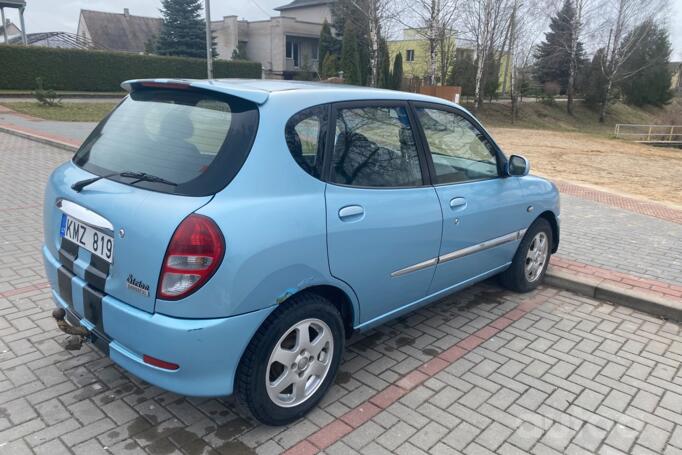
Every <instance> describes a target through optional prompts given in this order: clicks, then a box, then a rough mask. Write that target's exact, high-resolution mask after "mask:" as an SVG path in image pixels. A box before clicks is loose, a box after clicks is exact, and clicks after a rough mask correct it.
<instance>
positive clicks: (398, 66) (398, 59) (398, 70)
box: [391, 52, 403, 90]
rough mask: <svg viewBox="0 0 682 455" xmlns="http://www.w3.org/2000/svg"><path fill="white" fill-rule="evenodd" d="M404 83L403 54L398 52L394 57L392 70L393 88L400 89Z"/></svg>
mask: <svg viewBox="0 0 682 455" xmlns="http://www.w3.org/2000/svg"><path fill="white" fill-rule="evenodd" d="M402 85H403V55H402V54H401V53H400V52H398V53H397V54H395V58H394V59H393V71H392V72H391V88H392V89H393V90H400V89H401V88H402Z"/></svg>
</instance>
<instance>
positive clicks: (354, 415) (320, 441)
mask: <svg viewBox="0 0 682 455" xmlns="http://www.w3.org/2000/svg"><path fill="white" fill-rule="evenodd" d="M557 292H558V291H556V290H553V289H546V290H544V291H540V293H538V294H536V295H535V296H533V297H531V298H529V299H527V300H525V301H524V302H523V303H522V304H520V305H519V306H518V307H516V308H515V309H513V310H511V311H509V312H507V313H505V315H503V316H501V317H499V318H498V319H496V320H494V321H492V322H491V323H490V324H488V325H486V326H485V327H483V328H482V329H480V330H479V331H478V332H476V335H469V336H468V337H466V338H464V339H463V340H461V341H459V342H458V343H456V344H455V345H454V346H452V347H451V348H450V349H448V350H447V351H444V352H442V353H441V354H440V355H439V356H438V357H436V358H435V359H432V360H429V361H427V362H424V363H423V364H422V365H420V366H419V367H417V368H416V369H414V370H412V371H411V372H409V373H407V374H406V375H405V376H403V377H402V378H401V379H399V380H398V381H397V382H396V383H395V384H392V385H389V386H388V387H386V388H385V389H384V390H382V391H381V392H379V393H377V394H376V395H374V396H373V397H370V398H369V399H368V400H367V401H366V402H364V403H362V404H361V405H359V406H356V407H355V408H353V409H351V410H350V411H348V412H347V413H346V414H344V415H343V416H341V417H339V418H338V419H336V420H334V421H333V422H331V423H329V424H327V425H325V426H324V427H322V428H320V429H319V430H317V431H316V432H315V433H313V434H312V435H310V436H308V437H307V438H306V439H304V440H302V441H300V442H299V443H298V444H296V445H294V446H293V447H291V448H290V449H289V450H287V451H286V452H284V455H296V454H312V453H317V452H318V450H314V451H312V450H313V449H312V448H314V447H317V448H318V449H319V450H324V449H326V448H327V447H329V446H331V445H332V444H334V443H335V442H336V441H338V440H340V439H341V438H343V437H344V436H345V435H346V434H348V433H350V432H351V431H353V430H354V429H356V428H358V427H359V426H360V425H362V424H363V423H365V422H366V421H367V420H369V419H370V418H372V417H373V416H374V415H376V414H378V413H379V412H380V411H382V410H383V409H386V408H387V407H389V406H390V405H392V404H393V403H395V402H396V401H398V400H399V399H400V398H402V397H403V396H404V395H405V394H407V393H408V392H409V391H410V390H412V389H414V388H415V387H417V386H418V385H420V384H421V383H423V382H424V381H426V380H427V379H429V378H431V377H433V376H434V375H435V374H436V373H438V372H439V371H441V370H442V369H443V368H445V367H446V366H448V365H450V364H452V363H453V362H454V361H455V360H456V359H457V358H459V357H460V356H461V355H458V356H457V357H456V358H455V359H453V357H454V356H453V355H452V353H451V352H450V350H451V349H453V348H457V349H456V350H455V351H454V352H455V353H457V354H459V353H460V352H461V353H462V355H463V354H465V353H467V352H468V351H471V350H472V349H474V348H475V347H476V346H478V345H479V344H481V343H483V342H484V341H486V340H488V339H490V338H492V337H493V336H494V335H495V334H497V333H498V332H499V329H497V328H495V327H494V326H493V324H495V323H496V322H497V321H499V320H502V319H505V320H509V319H514V318H510V317H509V315H510V314H511V313H514V316H516V315H519V317H522V316H523V315H525V314H527V313H528V312H530V311H532V310H533V309H534V308H536V307H537V306H539V305H541V304H542V303H544V302H546V301H547V300H548V299H549V298H551V297H552V296H554V295H555V294H556V293H557ZM487 329H490V330H487ZM480 336H487V338H485V339H484V338H480ZM450 359H453V360H450ZM434 360H441V361H443V360H444V361H445V365H443V364H442V363H441V364H434V363H433V362H434ZM433 365H438V367H437V368H434V367H433ZM427 371H428V372H430V373H427ZM368 406H369V407H370V408H368V411H367V413H366V414H365V415H364V416H362V413H363V411H358V410H359V409H363V408H365V409H367V407H368ZM360 416H362V417H360ZM311 447H312V448H311Z"/></svg>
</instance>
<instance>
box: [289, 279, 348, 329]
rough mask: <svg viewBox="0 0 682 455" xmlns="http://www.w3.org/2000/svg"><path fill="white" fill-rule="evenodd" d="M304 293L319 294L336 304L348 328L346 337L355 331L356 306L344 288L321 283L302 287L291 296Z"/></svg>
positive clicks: (345, 326)
mask: <svg viewBox="0 0 682 455" xmlns="http://www.w3.org/2000/svg"><path fill="white" fill-rule="evenodd" d="M302 293H311V294H317V295H319V296H320V297H324V298H325V299H326V300H328V301H329V302H330V303H331V304H332V305H334V306H335V307H336V309H337V310H339V313H341V317H342V318H343V324H344V328H345V329H346V338H349V337H350V336H351V334H352V333H353V327H354V326H355V308H354V306H353V301H352V300H351V299H350V297H349V296H348V294H346V292H345V291H344V290H342V289H340V288H338V287H336V286H332V285H328V284H321V285H315V286H311V287H308V288H304V289H301V290H300V291H298V292H297V293H295V294H293V295H292V296H291V297H293V296H294V295H299V294H302ZM291 297H290V298H291ZM287 300H288V299H287ZM285 303H286V301H285V302H282V304H285Z"/></svg>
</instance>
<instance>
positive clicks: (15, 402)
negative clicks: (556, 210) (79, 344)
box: [0, 134, 682, 455]
mask: <svg viewBox="0 0 682 455" xmlns="http://www.w3.org/2000/svg"><path fill="white" fill-rule="evenodd" d="M69 156H70V155H69V154H68V153H66V152H64V151H60V150H56V149H53V148H50V147H46V146H43V145H40V144H37V143H34V142H31V141H27V140H23V139H19V138H16V137H12V136H8V135H4V134H0V163H1V165H0V232H3V237H2V240H1V241H0V454H4V453H7V454H21V453H49V454H50V455H55V454H60V453H76V454H81V453H82V454H97V453H116V454H118V453H164V454H170V453H188V454H190V453H230V454H239V453H263V454H265V453H280V452H283V451H285V450H292V452H291V453H294V451H298V450H300V451H301V453H314V452H318V451H320V449H324V452H325V453H329V454H332V453H343V454H346V453H364V454H371V453H399V454H420V453H448V454H452V453H491V452H492V453H500V454H508V453H509V454H511V453H528V452H530V453H557V452H559V453H560V452H570V453H595V452H600V453H669V454H675V453H682V426H681V423H682V373H681V370H680V363H681V362H682V332H681V330H680V325H679V324H674V323H670V322H665V321H662V320H659V319H657V318H654V317H651V316H648V315H646V314H642V313H639V312H636V311H633V310H630V309H627V308H622V307H614V306H611V305H608V304H605V303H603V302H598V301H594V300H591V299H585V298H580V297H577V296H575V295H573V294H570V293H567V292H558V291H556V290H553V289H543V290H541V291H540V292H536V293H533V294H530V295H525V296H520V295H517V294H512V293H508V292H505V291H502V290H501V289H499V288H497V287H496V286H494V284H491V283H484V284H481V285H478V286H476V287H474V288H471V289H469V290H467V291H465V292H463V293H460V294H457V295H455V296H452V297H450V298H448V299H446V300H443V301H441V302H439V303H437V304H434V305H431V306H429V307H427V308H424V309H422V310H420V311H417V312H415V313H412V314H410V315H409V316H408V317H405V318H402V319H399V320H397V321H394V322H392V323H390V324H387V325H384V326H382V327H380V328H379V329H377V330H375V331H372V332H370V333H368V334H365V335H364V336H362V337H357V338H355V339H353V340H352V343H351V345H350V346H349V348H348V351H347V354H346V356H345V361H344V363H343V364H342V366H341V372H340V373H339V376H338V379H337V381H336V384H335V385H334V386H333V388H332V390H331V391H330V393H329V394H328V396H327V397H326V398H325V400H324V401H323V404H322V406H320V407H319V408H318V409H316V410H315V411H314V412H313V413H311V414H310V415H309V416H307V417H306V418H305V419H302V420H301V421H300V422H298V423H296V424H295V425H292V426H290V427H285V428H271V427H263V426H259V425H255V424H254V423H253V422H251V421H250V420H248V419H247V418H245V417H244V416H243V415H241V414H239V413H238V412H236V410H235V409H234V406H233V403H232V401H231V400H230V399H227V400H218V399H193V398H185V397H180V396H177V395H174V394H171V393H168V392H164V391H162V390H159V389H157V388H155V387H151V386H149V385H147V384H145V383H143V382H141V381H139V380H137V379H136V378H134V377H132V376H130V375H128V374H127V373H125V372H123V371H121V370H120V369H118V368H117V367H116V366H115V365H113V364H112V363H111V362H110V361H109V360H108V359H105V358H103V357H102V356H101V355H100V354H99V353H98V352H96V351H93V350H91V349H90V348H89V347H85V348H84V349H83V350H82V351H79V352H76V353H73V352H67V351H64V350H63V349H62V347H61V346H60V343H62V342H63V340H64V335H62V334H61V333H59V332H58V331H57V330H56V329H55V328H54V325H53V321H52V320H51V319H50V317H49V311H50V310H51V308H52V307H53V304H52V302H51V299H50V297H49V293H48V291H47V289H45V287H44V283H45V279H44V276H43V271H42V264H41V260H40V256H39V248H40V240H41V237H42V233H41V231H42V225H41V221H40V220H41V212H42V192H43V187H44V182H45V180H46V178H47V175H48V173H49V171H50V169H52V168H53V167H54V166H55V165H57V164H58V163H59V162H62V161H65V160H66V159H68V157H69ZM574 202H575V201H570V200H566V201H564V205H563V208H564V213H565V216H564V220H563V223H564V226H563V227H564V235H563V239H562V241H563V242H566V241H567V239H568V238H569V235H582V234H581V231H580V230H579V228H578V227H571V225H573V224H574V223H575V222H576V221H572V216H571V215H570V211H571V208H570V207H574V206H575V207H579V205H574ZM577 203H580V200H578V201H577ZM581 210H582V209H579V210H577V211H576V212H575V213H581ZM575 220H577V222H580V223H583V220H582V219H581V218H580V217H577V218H576V219H575ZM656 221H660V220H656ZM571 229H574V233H573V234H571ZM599 241H601V240H599V238H597V239H596V240H595V242H599ZM562 248H563V247H562ZM633 254H634V253H633ZM615 257H617V256H615ZM632 273H634V272H632ZM663 278H664V277H661V279H663Z"/></svg>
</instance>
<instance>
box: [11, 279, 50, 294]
mask: <svg viewBox="0 0 682 455" xmlns="http://www.w3.org/2000/svg"><path fill="white" fill-rule="evenodd" d="M47 287H50V283H48V282H47V281H42V282H39V283H35V284H31V285H29V286H24V287H21V288H16V289H11V290H9V291H4V292H0V298H7V297H13V296H15V295H19V294H25V293H27V292H33V291H39V290H41V289H45V288H47Z"/></svg>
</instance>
